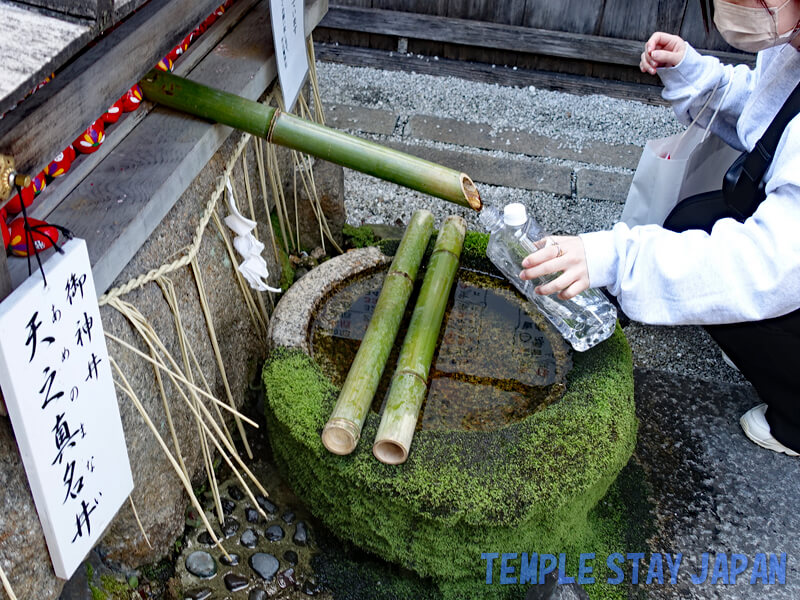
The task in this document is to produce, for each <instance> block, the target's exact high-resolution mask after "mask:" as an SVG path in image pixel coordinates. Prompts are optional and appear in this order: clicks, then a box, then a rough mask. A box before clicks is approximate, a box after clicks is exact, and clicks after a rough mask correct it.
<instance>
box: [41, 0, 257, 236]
mask: <svg viewBox="0 0 800 600" xmlns="http://www.w3.org/2000/svg"><path fill="white" fill-rule="evenodd" d="M258 1H259V0H238V1H237V2H236V3H235V4H234V5H233V6H232V7H231V8H230V10H227V11H225V14H224V15H222V17H220V18H219V19H217V20H216V21H215V22H214V24H213V25H212V26H211V27H209V28H208V29H207V30H206V31H205V33H203V35H202V36H201V37H200V38H198V39H197V41H195V42H194V43H192V45H191V46H190V47H189V50H187V51H186V52H185V53H184V54H182V55H181V56H180V58H179V59H178V60H177V62H176V63H175V70H174V71H173V72H174V73H175V74H176V75H181V76H184V77H185V76H186V75H187V74H188V73H189V72H190V71H191V70H192V69H193V68H195V67H196V66H197V65H198V63H199V62H200V61H201V60H202V59H203V58H204V57H205V56H206V54H208V53H209V52H211V50H213V49H214V47H215V46H216V45H217V44H219V42H220V40H221V39H222V38H223V37H225V36H226V35H227V34H228V33H229V32H230V31H231V30H232V29H233V28H234V27H235V26H236V25H237V24H238V23H239V21H241V20H242V18H243V17H244V16H245V15H246V14H247V13H248V12H249V11H250V9H252V8H253V6H254V5H255V4H256V3H257V2H258ZM186 33H187V34H188V33H189V31H187V32H186ZM152 109H153V105H152V104H151V103H149V102H143V103H142V105H141V106H140V107H139V108H138V109H137V110H136V111H134V112H132V113H128V114H126V115H124V116H123V118H122V119H120V121H118V122H117V123H115V124H114V125H111V126H109V127H107V128H106V137H105V141H104V142H103V145H102V146H100V148H99V149H98V150H97V151H95V152H93V153H92V154H86V155H78V157H76V159H75V162H74V163H73V165H72V168H71V169H70V171H69V173H68V174H67V175H65V176H64V177H59V178H58V179H56V180H54V181H53V182H52V183H51V184H50V185H48V186H47V187H46V188H45V190H44V191H43V192H42V193H41V194H39V196H37V197H36V201H35V202H34V203H33V205H32V206H31V208H29V209H28V213H29V214H30V216H32V217H33V218H35V219H43V220H46V219H47V218H48V216H49V215H50V213H51V212H53V210H54V209H55V208H56V206H58V205H59V204H60V203H61V201H62V200H64V198H66V197H67V196H68V195H69V194H70V192H72V190H74V189H75V188H76V187H77V186H78V185H79V184H80V183H81V181H83V180H84V178H85V177H86V176H87V175H89V173H91V172H92V170H94V168H95V167H96V166H97V165H99V164H100V163H101V162H102V161H103V159H105V157H106V156H108V155H109V154H111V152H112V151H113V150H114V148H116V146H117V144H119V143H120V142H121V141H122V140H123V139H125V137H126V136H127V135H128V134H129V133H130V132H131V131H133V128H134V127H136V125H138V124H139V123H140V122H141V121H142V119H144V118H145V117H146V116H147V113H149V112H150V111H151V110H152Z"/></svg>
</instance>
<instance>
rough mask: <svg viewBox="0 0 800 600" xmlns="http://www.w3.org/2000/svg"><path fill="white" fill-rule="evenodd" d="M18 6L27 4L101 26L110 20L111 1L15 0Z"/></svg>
mask: <svg viewBox="0 0 800 600" xmlns="http://www.w3.org/2000/svg"><path fill="white" fill-rule="evenodd" d="M16 1H17V2H19V3H20V4H29V5H31V6H38V7H40V8H46V9H48V10H52V11H54V12H57V13H63V14H65V15H69V16H72V17H79V18H84V19H90V20H92V21H97V22H98V23H100V24H101V25H100V27H102V24H104V23H108V22H110V20H111V13H112V9H113V1H112V0H16Z"/></svg>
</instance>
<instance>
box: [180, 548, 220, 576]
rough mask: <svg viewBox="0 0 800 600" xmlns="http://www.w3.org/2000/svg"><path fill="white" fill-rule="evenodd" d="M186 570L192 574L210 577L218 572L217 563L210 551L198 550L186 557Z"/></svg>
mask: <svg viewBox="0 0 800 600" xmlns="http://www.w3.org/2000/svg"><path fill="white" fill-rule="evenodd" d="M185 564H186V570H187V571H189V573H191V574H192V575H195V576H197V577H200V578H202V579H208V578H210V577H213V576H214V575H216V574H217V563H216V562H215V561H214V557H213V556H211V555H210V554H209V553H208V552H205V551H203V550H198V551H197V552H192V553H191V554H190V555H189V556H187V557H186V563H185Z"/></svg>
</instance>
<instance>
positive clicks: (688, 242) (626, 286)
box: [581, 44, 800, 325]
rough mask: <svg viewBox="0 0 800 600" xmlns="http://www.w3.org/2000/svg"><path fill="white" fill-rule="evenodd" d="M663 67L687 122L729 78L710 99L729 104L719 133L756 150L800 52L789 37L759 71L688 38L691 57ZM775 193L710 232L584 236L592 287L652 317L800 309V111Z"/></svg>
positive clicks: (716, 319) (710, 318) (726, 319)
mask: <svg viewBox="0 0 800 600" xmlns="http://www.w3.org/2000/svg"><path fill="white" fill-rule="evenodd" d="M658 74H659V76H660V77H661V79H662V81H663V82H664V86H665V88H664V91H663V97H664V98H665V99H666V100H669V101H670V102H671V103H672V105H673V108H674V110H675V113H676V114H677V116H678V119H679V120H680V121H681V122H683V123H685V124H688V123H689V122H690V121H691V119H692V117H693V116H694V115H696V114H697V113H698V112H699V110H700V108H701V107H702V105H703V103H704V102H705V101H706V99H707V98H708V96H709V94H711V93H712V91H713V89H714V86H715V84H716V83H717V81H719V82H720V86H719V89H718V90H717V91H716V93H715V94H714V98H712V100H711V102H710V104H709V107H710V108H717V107H718V106H719V108H720V112H719V115H718V116H717V119H716V121H715V122H714V124H713V126H712V131H713V132H714V133H716V134H717V135H719V136H720V137H721V138H722V139H724V140H725V141H726V142H728V143H729V144H731V145H732V146H734V147H735V148H738V149H741V150H745V149H747V150H750V149H752V148H753V147H754V146H755V144H756V142H757V141H758V140H759V139H760V138H761V136H762V134H763V133H764V131H765V130H766V128H767V126H768V125H769V124H770V123H771V122H772V119H773V117H774V116H775V114H776V113H777V112H778V110H780V107H781V106H782V105H783V103H784V101H785V100H786V98H788V96H789V94H790V93H791V91H792V90H793V89H794V87H795V86H796V85H797V83H798V82H800V52H798V51H797V50H795V48H794V47H792V46H790V45H788V44H786V45H783V46H778V47H776V48H770V49H768V50H764V51H763V52H760V53H759V55H758V59H757V62H756V66H755V69H750V68H748V67H747V66H745V65H738V66H735V67H733V66H730V65H722V64H721V63H720V62H719V61H718V60H717V59H716V58H713V57H709V56H701V55H700V54H698V53H697V52H696V51H695V50H694V49H693V48H691V47H690V46H689V45H688V44H687V48H686V54H685V56H684V58H683V60H682V61H681V63H680V64H679V65H677V66H675V67H671V68H664V69H659V70H658ZM728 88H730V91H729V93H728V94H727V95H726V94H725V92H726V91H727V90H728ZM723 99H724V104H723V105H722V106H720V101H721V100H723ZM710 114H713V111H706V113H705V114H704V115H703V117H702V118H701V119H700V122H701V123H700V124H701V125H705V124H706V123H707V121H708V117H706V115H709V117H710ZM703 121H705V122H703ZM720 183H721V182H720ZM766 194H767V197H766V200H764V202H762V203H761V205H760V206H759V208H758V210H756V212H755V214H754V215H753V216H752V217H750V218H749V219H747V220H746V221H745V222H744V223H739V222H738V221H735V220H734V219H721V220H719V221H718V222H717V223H716V224H715V225H714V228H713V229H712V231H711V234H710V235H709V234H707V233H705V232H704V231H700V230H690V231H685V232H683V233H675V232H672V231H667V230H665V229H663V228H662V227H658V226H656V225H644V226H638V227H633V228H629V227H628V226H627V225H625V224H624V223H617V224H616V225H615V226H614V227H613V229H612V230H611V231H599V232H594V233H585V234H582V235H581V239H582V240H583V243H584V246H585V249H586V259H587V262H588V268H589V280H590V283H591V285H592V287H602V286H607V287H608V289H609V291H610V292H611V293H612V294H614V295H615V296H617V298H618V300H619V302H620V306H622V309H623V310H624V311H625V313H626V314H627V315H628V316H630V317H631V318H632V319H635V320H637V321H642V322H644V323H652V324H664V325H688V324H700V325H710V324H719V323H735V322H741V321H757V320H762V319H767V318H771V317H777V316H780V315H784V314H787V313H790V312H792V311H794V310H795V309H797V308H800V117H795V118H794V119H793V120H792V121H791V122H790V123H789V125H788V127H787V128H786V130H785V131H784V133H783V137H782V138H781V140H780V143H779V144H778V148H777V151H776V153H775V158H774V160H773V162H772V166H771V167H770V169H769V170H768V171H767V174H766Z"/></svg>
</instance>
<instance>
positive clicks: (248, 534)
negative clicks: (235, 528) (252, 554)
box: [239, 529, 258, 548]
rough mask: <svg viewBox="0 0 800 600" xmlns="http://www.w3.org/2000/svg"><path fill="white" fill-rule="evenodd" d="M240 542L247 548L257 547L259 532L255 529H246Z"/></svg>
mask: <svg viewBox="0 0 800 600" xmlns="http://www.w3.org/2000/svg"><path fill="white" fill-rule="evenodd" d="M239 543H240V544H241V545H242V546H244V547H245V548H255V547H256V544H258V534H257V533H256V532H255V530H253V529H245V530H244V533H243V534H242V537H241V538H240V539H239Z"/></svg>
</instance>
